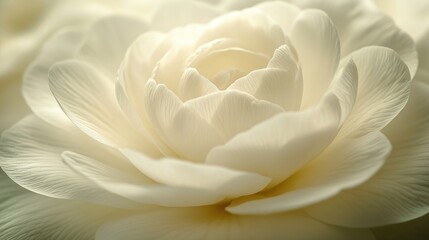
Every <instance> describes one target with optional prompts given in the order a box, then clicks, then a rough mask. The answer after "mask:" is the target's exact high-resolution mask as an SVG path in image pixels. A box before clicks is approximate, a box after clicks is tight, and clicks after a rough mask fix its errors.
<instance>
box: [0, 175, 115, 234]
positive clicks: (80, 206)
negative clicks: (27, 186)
mask: <svg viewBox="0 0 429 240" xmlns="http://www.w3.org/2000/svg"><path fill="white" fill-rule="evenodd" d="M0 191H1V195H0V200H1V201H0V216H1V218H0V238H1V239H46V240H57V239H64V240H75V239H92V238H94V235H95V232H96V231H97V229H98V228H99V226H100V225H102V224H103V223H105V222H106V220H107V219H109V218H111V217H113V216H115V215H116V214H117V213H118V211H117V210H116V209H113V208H107V207H103V206H100V205H94V204H89V203H83V202H77V201H72V200H67V201H65V200H59V199H53V198H49V197H46V196H41V195H38V194H35V193H32V192H29V191H27V190H24V189H23V188H21V187H20V186H19V185H17V184H16V183H14V182H13V181H12V180H10V179H8V177H7V176H6V174H4V173H3V172H2V171H1V170H0Z"/></svg>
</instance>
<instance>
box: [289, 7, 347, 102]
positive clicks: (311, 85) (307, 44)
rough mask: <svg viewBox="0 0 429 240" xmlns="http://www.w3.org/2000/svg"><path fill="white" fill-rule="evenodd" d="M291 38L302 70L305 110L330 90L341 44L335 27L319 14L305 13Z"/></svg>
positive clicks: (327, 18)
mask: <svg viewBox="0 0 429 240" xmlns="http://www.w3.org/2000/svg"><path fill="white" fill-rule="evenodd" d="M290 38H291V40H292V43H293V45H294V46H295V48H296V50H297V53H298V57H299V61H300V63H301V66H302V74H303V81H304V83H303V84H304V91H303V98H302V101H303V102H302V104H301V106H302V108H307V107H308V106H311V105H313V104H315V103H317V102H318V101H319V100H320V99H321V98H322V96H323V94H324V93H325V91H326V89H327V88H328V86H329V84H330V82H331V80H332V78H333V76H334V74H335V72H336V70H337V67H338V63H339V62H340V57H341V52H340V42H339V38H338V35H337V31H336V29H335V27H334V24H333V23H332V22H331V20H330V19H329V17H328V16H327V15H326V14H325V13H324V12H322V11H319V10H305V11H302V12H301V13H300V14H299V15H298V17H297V18H296V19H295V21H294V23H293V26H292V31H291V35H290Z"/></svg>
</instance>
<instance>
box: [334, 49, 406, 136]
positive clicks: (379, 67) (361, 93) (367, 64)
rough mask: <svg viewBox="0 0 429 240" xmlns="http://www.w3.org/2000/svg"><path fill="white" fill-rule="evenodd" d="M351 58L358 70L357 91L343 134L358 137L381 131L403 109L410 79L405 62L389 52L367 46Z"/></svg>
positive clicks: (392, 52) (388, 50)
mask: <svg viewBox="0 0 429 240" xmlns="http://www.w3.org/2000/svg"><path fill="white" fill-rule="evenodd" d="M351 58H352V59H353V61H354V62H355V64H356V68H357V71H358V74H357V75H358V89H357V91H358V92H357V96H356V100H355V104H354V107H353V110H352V112H351V113H350V115H349V116H348V117H347V119H346V121H345V123H344V126H343V129H342V134H344V135H349V134H351V135H355V136H360V135H364V134H367V133H370V132H373V131H379V130H381V129H382V128H383V127H385V126H386V125H387V124H388V123H389V122H390V121H391V120H392V119H393V118H394V117H395V116H396V115H397V114H398V113H399V112H400V111H401V110H402V108H403V107H404V106H405V104H406V103H407V100H408V96H409V92H410V83H411V78H410V73H409V71H408V68H407V66H406V65H405V63H404V62H403V61H402V60H401V59H400V58H399V55H398V54H397V53H395V52H394V51H393V50H391V49H388V48H384V47H367V48H363V49H361V50H359V51H357V52H355V53H353V54H352V55H351ZM343 61H349V60H348V59H344V60H343Z"/></svg>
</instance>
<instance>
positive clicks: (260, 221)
mask: <svg viewBox="0 0 429 240" xmlns="http://www.w3.org/2000/svg"><path fill="white" fill-rule="evenodd" d="M142 236H144V237H145V238H147V239H160V240H168V239H178V240H185V239H186V240H197V239H210V240H218V239H251V240H262V239H294V240H308V239H320V240H325V239H326V240H328V239H329V240H336V239H338V240H340V239H341V240H374V237H373V236H372V233H371V232H370V231H368V230H355V229H345V228H339V227H334V226H329V225H325V224H323V223H321V222H318V221H315V220H314V219H311V218H309V217H307V216H305V215H304V216H303V215H298V214H289V215H270V216H265V217H255V216H234V215H230V214H227V213H225V212H224V211H223V210H222V209H220V208H193V209H190V208H188V209H183V208H182V209H178V208H176V209H171V208H170V209H160V210H154V211H151V212H147V213H145V214H144V215H143V214H141V215H135V216H130V217H125V218H123V219H119V220H116V221H112V222H110V223H108V224H106V225H104V226H102V227H101V228H100V229H99V231H98V232H97V235H96V239H97V240H113V239H127V240H138V239H141V237H142Z"/></svg>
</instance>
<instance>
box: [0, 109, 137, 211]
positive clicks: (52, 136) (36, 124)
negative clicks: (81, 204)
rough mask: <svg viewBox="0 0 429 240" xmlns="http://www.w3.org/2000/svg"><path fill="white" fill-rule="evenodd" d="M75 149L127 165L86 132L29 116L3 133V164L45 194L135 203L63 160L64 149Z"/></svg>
mask: <svg viewBox="0 0 429 240" xmlns="http://www.w3.org/2000/svg"><path fill="white" fill-rule="evenodd" d="M65 150H74V151H78V152H81V153H84V154H89V155H90V156H94V157H97V158H99V159H102V160H103V161H105V162H106V163H109V164H115V163H116V165H113V166H115V167H118V168H121V167H125V168H126V169H129V168H127V167H126V166H125V165H126V163H127V162H126V161H123V160H122V161H121V160H120V159H118V158H117V157H115V156H114V155H112V154H111V153H109V152H108V151H107V150H106V149H103V148H102V147H100V146H98V143H96V142H93V141H92V140H91V139H90V138H88V137H87V136H86V135H84V134H82V133H80V132H79V130H77V129H75V130H74V131H73V132H68V131H65V130H61V129H58V128H56V127H53V126H51V125H49V124H47V123H45V122H43V121H42V120H40V119H38V118H36V117H34V116H29V117H27V118H25V119H23V120H22V121H20V122H19V123H17V124H16V125H14V126H13V127H12V128H10V129H8V130H6V131H5V132H4V133H3V134H2V138H1V142H0V156H1V157H0V166H1V167H2V168H3V170H4V171H5V172H6V173H7V174H8V175H9V177H11V178H12V179H13V180H14V181H15V182H16V183H18V184H19V185H21V186H23V187H25V188H27V189H29V190H31V191H33V192H36V193H39V194H42V195H46V196H49V197H55V198H64V199H77V200H84V201H90V202H97V203H101V204H105V205H112V206H117V207H130V206H135V203H133V202H131V201H129V200H126V199H124V198H121V197H119V196H116V195H114V194H110V193H108V192H106V191H104V190H102V189H100V188H99V187H98V186H96V185H95V184H94V183H92V182H90V181H88V180H86V179H85V178H83V177H82V176H80V175H78V174H77V173H76V172H74V171H72V170H71V169H70V168H69V167H67V165H66V164H65V163H64V162H63V161H62V158H61V153H62V152H63V151H65Z"/></svg>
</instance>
